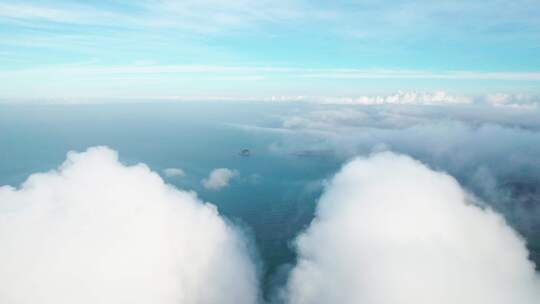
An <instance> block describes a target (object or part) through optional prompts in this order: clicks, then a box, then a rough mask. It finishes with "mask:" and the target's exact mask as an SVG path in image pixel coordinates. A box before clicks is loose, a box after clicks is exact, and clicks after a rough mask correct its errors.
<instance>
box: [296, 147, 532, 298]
mask: <svg viewBox="0 0 540 304" xmlns="http://www.w3.org/2000/svg"><path fill="white" fill-rule="evenodd" d="M296 246H297V250H298V254H299V258H298V263H297V265H296V266H295V268H294V269H293V271H292V273H291V276H290V278H289V282H288V285H287V288H286V290H287V296H288V299H289V302H290V303H294V304H299V303H310V304H313V303H362V304H374V303H377V304H392V303H404V304H413V303H414V304H423V303H426V304H427V303H441V304H445V303H449V304H450V303H463V304H469V303H471V304H472V303H500V304H504V303H521V304H528V303H530V304H533V303H538V302H539V301H540V282H539V279H538V277H537V276H536V274H535V272H534V267H533V264H532V263H531V262H530V261H529V260H528V258H527V257H528V252H527V250H526V248H525V245H524V242H523V241H522V239H521V238H520V237H519V236H518V235H517V234H516V233H515V232H514V231H513V230H512V229H511V228H510V227H509V226H508V225H507V224H506V223H505V221H504V220H503V219H502V218H501V217H500V216H499V215H497V214H495V213H494V212H492V211H491V210H490V209H489V208H480V207H478V206H477V205H476V204H475V202H474V201H473V198H471V197H470V196H469V195H468V194H467V193H466V192H464V191H463V190H462V189H461V188H460V186H459V184H458V183H457V182H456V181H455V180H454V179H453V178H452V177H450V176H448V175H446V174H444V173H440V172H436V171H432V170H430V169H429V168H427V167H425V166H424V165H422V164H421V163H419V162H417V161H414V160H412V159H411V158H409V157H406V156H401V155H396V154H392V153H388V152H386V153H382V154H377V155H375V156H372V157H370V158H367V159H366V158H360V159H356V160H354V161H352V162H350V163H349V164H347V165H346V166H345V167H344V168H343V169H342V170H341V171H340V172H339V173H338V174H337V175H336V176H335V177H334V178H333V179H332V181H331V182H330V183H329V184H328V186H327V188H326V191H325V193H324V194H323V196H322V197H321V199H320V202H319V205H318V210H317V215H316V218H315V220H314V221H313V222H312V224H311V226H310V227H309V228H308V229H307V230H306V231H305V232H304V233H303V234H302V235H300V237H299V238H298V239H297V242H296Z"/></svg>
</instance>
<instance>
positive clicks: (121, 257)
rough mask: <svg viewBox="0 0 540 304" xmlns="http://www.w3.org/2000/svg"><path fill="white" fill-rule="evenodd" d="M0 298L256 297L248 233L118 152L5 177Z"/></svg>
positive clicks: (75, 156)
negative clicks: (14, 181)
mask: <svg viewBox="0 0 540 304" xmlns="http://www.w3.org/2000/svg"><path fill="white" fill-rule="evenodd" d="M0 244H1V245H0V246H1V248H2V249H1V250H0V302H1V303H17V304H31V303H32V304H33V303H42V304H68V303H69V304H72V303H82V304H86V303H87V304H95V303H102V304H109V303H110V304H121V303H126V304H127V303H130V304H137V303H141V304H143V303H144V304H147V303H159V304H173V303H174V304H177V303H184V304H189V303H206V304H209V303H220V304H221V303H231V304H232V303H234V304H236V303H250V304H251V303H255V302H256V301H257V299H258V290H257V288H258V283H257V276H256V271H255V267H254V263H253V262H252V259H251V258H250V254H249V253H248V250H247V244H246V240H245V239H244V237H243V236H242V234H241V233H240V232H239V231H237V230H236V229H235V228H234V227H233V226H231V225H229V224H228V223H227V222H226V221H225V220H223V219H222V218H221V217H220V215H219V214H218V212H217V210H216V208H215V207H214V206H213V205H211V204H207V203H206V204H205V203H203V202H201V201H199V200H198V199H197V197H196V195H195V194H194V193H191V192H185V191H181V190H178V189H176V188H174V187H172V186H169V185H167V184H165V183H164V182H163V180H162V179H161V178H160V177H159V175H158V174H156V173H154V172H152V171H151V170H150V169H149V168H148V167H147V166H145V165H143V164H139V165H135V166H125V165H123V164H121V163H120V162H119V161H118V156H117V154H116V152H114V151H112V150H110V149H108V148H105V147H98V148H91V149H89V150H88V151H86V152H84V153H75V152H70V153H69V154H68V156H67V160H66V161H65V162H64V164H62V166H60V167H59V168H58V170H54V171H50V172H47V173H39V174H33V175H31V176H30V177H29V178H28V179H27V180H26V181H25V182H24V183H23V184H22V185H21V186H20V187H19V188H17V189H15V188H13V187H10V186H3V187H0Z"/></svg>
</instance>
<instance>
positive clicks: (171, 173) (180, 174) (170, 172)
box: [163, 168, 186, 177]
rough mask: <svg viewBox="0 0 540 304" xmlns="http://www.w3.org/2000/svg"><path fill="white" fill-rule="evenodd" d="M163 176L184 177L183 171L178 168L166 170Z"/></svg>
mask: <svg viewBox="0 0 540 304" xmlns="http://www.w3.org/2000/svg"><path fill="white" fill-rule="evenodd" d="M163 174H165V176H167V177H183V176H186V173H185V172H184V170H182V169H180V168H166V169H164V170H163Z"/></svg>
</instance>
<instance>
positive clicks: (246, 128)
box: [0, 103, 540, 295]
mask: <svg viewBox="0 0 540 304" xmlns="http://www.w3.org/2000/svg"><path fill="white" fill-rule="evenodd" d="M412 109H413V110H414V108H412ZM309 110H313V109H310V106H309V105H305V104H294V103H286V104H265V103H254V104H250V103H226V104H220V103H176V104H173V103H160V104H156V103H153V104H152V103H145V104H108V105H107V104H103V105H97V104H95V105H0V185H12V186H17V185H19V184H20V183H21V182H23V181H24V180H25V179H26V178H27V177H28V175H30V174H32V173H35V172H44V171H48V170H51V169H55V168H57V167H58V166H59V165H60V164H61V163H62V162H63V161H64V160H65V156H66V153H67V152H68V151H70V150H76V151H84V150H86V149H87V148H88V147H92V146H97V145H106V146H109V147H110V148H112V149H115V150H117V151H118V152H119V156H120V160H121V161H122V162H123V163H125V164H135V163H145V164H147V165H148V166H149V167H150V168H151V169H152V170H154V171H156V172H158V173H160V174H162V172H163V169H166V168H181V169H182V170H184V171H185V173H186V176H185V177H167V176H164V175H163V174H162V177H163V179H164V180H165V181H166V182H167V183H169V184H172V185H175V186H176V187H178V188H180V189H183V190H193V191H195V192H197V194H198V195H199V197H200V198H201V199H202V200H204V201H208V202H211V203H213V204H215V205H216V206H217V207H218V209H219V211H220V213H221V214H222V215H224V216H226V217H227V219H229V220H230V221H233V222H235V223H236V224H238V225H240V226H241V227H243V228H244V229H245V231H246V233H247V234H248V235H249V236H250V237H251V238H252V239H253V241H254V242H253V243H254V247H255V249H256V252H257V254H258V255H259V256H260V259H259V260H260V261H261V263H262V265H261V273H262V276H263V280H262V282H263V283H262V284H263V290H264V292H265V294H266V295H269V294H273V293H272V292H271V289H272V288H273V287H274V286H279V285H280V284H282V283H283V279H284V278H285V277H286V276H285V275H284V274H285V272H286V270H287V269H288V265H292V264H293V263H294V259H295V256H294V250H293V249H292V247H291V246H292V241H293V240H294V238H295V236H297V235H298V234H299V233H300V232H301V231H302V230H303V229H304V228H306V227H307V225H308V224H309V223H310V221H311V220H312V218H313V214H314V210H315V206H316V202H317V199H318V197H319V196H320V194H321V191H322V189H323V184H324V181H325V180H327V179H328V178H330V177H331V176H332V175H333V174H334V173H335V172H336V171H337V170H339V168H340V166H341V165H342V164H343V163H344V162H345V161H347V159H348V157H351V156H354V155H361V154H364V155H365V154H366V153H369V151H370V150H372V149H373V148H374V147H375V146H377V144H376V143H377V142H383V143H385V144H386V143H388V144H389V145H390V146H391V147H392V149H393V150H395V151H397V152H401V153H406V154H409V155H411V156H413V157H415V158H417V159H420V160H422V161H423V162H425V163H427V164H428V165H430V166H432V167H433V168H436V169H440V170H443V171H447V172H449V173H450V174H452V175H453V176H454V177H456V178H457V179H458V181H460V183H461V184H462V185H463V186H464V187H465V188H466V189H467V190H469V191H472V192H473V193H475V194H477V195H478V196H480V197H481V198H483V199H485V200H486V201H488V202H491V203H493V206H494V208H495V209H496V210H497V211H499V212H501V213H502V214H503V215H505V216H506V218H507V219H508V220H509V222H510V224H512V225H513V226H514V227H515V228H516V229H517V230H518V231H519V232H520V233H522V234H523V235H524V237H525V238H526V240H527V245H528V247H529V250H530V253H531V259H532V260H533V261H535V262H536V265H537V266H538V265H539V261H540V232H539V231H540V229H538V228H540V220H538V218H537V216H536V215H537V214H540V213H537V212H538V210H540V208H539V207H538V206H540V205H539V202H540V201H539V199H540V183H539V179H538V178H539V176H540V175H539V174H538V172H540V171H538V168H539V167H538V166H540V163H537V162H535V160H536V158H534V157H529V155H530V154H531V153H533V154H534V152H535V151H538V149H539V147H540V144H539V143H540V141H539V140H540V137H539V135H540V133H538V130H536V129H519V128H515V127H508V128H503V129H495V130H496V131H497V132H499V133H500V134H503V135H504V134H509V135H508V136H509V138H510V137H511V138H516V137H517V138H518V139H519V137H520V136H525V137H523V138H522V139H520V140H516V141H515V142H513V143H512V142H510V141H493V140H491V139H489V138H488V137H486V136H491V135H490V134H491V133H489V132H487V131H489V130H491V129H487V131H482V129H479V128H477V127H476V126H474V125H475V124H477V122H476V121H473V124H472V125H473V127H471V128H469V129H467V128H465V127H463V125H461V124H458V125H454V124H453V122H452V123H451V124H449V125H448V126H449V127H448V129H446V127H445V128H443V130H444V132H446V133H445V134H460V135H459V136H457V135H456V136H455V138H457V139H458V141H457V144H456V143H454V144H452V140H455V138H452V137H448V138H441V137H440V134H439V133H438V132H432V130H437V129H436V128H441V125H440V124H439V123H438V121H439V120H437V122H436V123H435V124H433V125H426V124H425V123H423V124H420V125H419V126H420V127H412V128H405V127H396V128H395V129H391V128H387V127H386V126H384V125H381V126H379V127H373V126H370V127H360V128H356V129H354V131H350V130H349V131H348V132H349V133H353V134H349V133H347V134H343V135H345V136H349V137H350V136H351V135H354V136H355V138H356V139H360V141H358V142H357V145H356V146H355V149H357V150H354V151H352V153H350V154H349V156H343V155H340V153H337V150H339V149H340V148H344V149H343V150H346V149H345V148H347V149H349V148H350V147H341V146H340V143H342V142H340V141H337V142H331V143H330V142H325V140H329V139H328V138H330V139H331V138H332V136H333V135H330V136H327V135H328V134H326V135H325V136H318V135H320V134H313V133H309V132H308V133H306V132H304V131H298V132H297V131H296V130H295V129H294V127H293V128H289V129H287V128H281V127H282V125H283V119H282V118H283V117H284V116H288V117H294V116H295V115H297V114H298V113H300V114H302V113H306V112H308V111H309ZM368 110H369V109H368ZM330 111H333V109H330ZM341 113H347V112H346V111H345V112H341ZM373 117H374V118H373V121H370V124H372V125H374V126H376V125H377V124H381V121H383V120H382V118H380V117H379V116H377V115H374V116H373ZM392 117H393V116H392ZM324 118H325V116H324V115H323V116H321V118H320V119H324ZM314 122H315V123H316V122H317V121H316V120H315V121H314ZM383 122H384V121H383ZM422 126H427V127H425V128H422ZM443 126H446V125H443ZM433 128H435V129H433ZM501 128H502V127H501ZM456 130H457V131H460V132H464V131H463V130H465V131H467V130H469V131H467V132H464V134H465V135H463V134H462V133H456ZM479 130H480V131H479ZM450 131H451V132H450ZM452 132H454V133H452ZM482 132H484V133H482ZM499 133H494V134H499ZM312 135H313V136H312ZM460 136H461V137H460ZM466 136H469V137H466ZM497 136H498V135H497ZM462 137H463V138H469V139H468V142H472V143H476V142H477V141H484V142H485V143H486V144H489V145H488V146H486V145H472V144H468V142H467V141H464V142H462V141H463V139H462ZM492 137H493V136H492ZM355 138H353V137H350V139H352V140H354V139H355ZM497 138H498V137H497ZM343 143H347V142H343ZM441 147H444V148H446V147H450V148H448V151H450V152H449V153H447V154H442V153H441V151H444V150H443V149H442V148H441ZM244 148H247V149H250V151H251V155H250V156H249V157H242V156H240V155H239V152H240V151H241V150H242V149H244ZM454 148H455V149H456V150H455V151H454V150H452V149H454ZM331 149H334V150H336V151H330V150H331ZM445 155H449V156H451V157H449V158H448V157H446V156H445ZM470 155H474V156H475V157H470ZM509 159H511V160H513V162H508V160H509ZM518 160H519V161H518ZM223 167H224V168H230V169H235V170H238V171H239V172H240V176H239V178H235V179H233V181H232V183H231V184H230V186H229V187H226V188H224V189H222V190H220V191H209V190H207V189H205V188H204V187H203V186H202V185H201V180H202V179H203V178H205V177H207V176H208V174H209V172H210V171H212V170H213V169H215V168H223ZM476 167H482V168H488V169H492V170H494V172H497V171H496V169H500V170H499V172H502V173H501V174H500V177H498V178H499V179H500V182H499V184H498V185H499V188H498V189H497V190H498V191H499V192H496V193H491V192H487V193H482V188H479V187H478V185H477V184H474V183H473V182H474V178H472V179H471V177H474V176H475V175H474V174H472V173H474V172H475V171H474V170H473V169H475V168H476ZM471 180H472V182H471ZM479 185H484V182H483V181H482V183H480V184H479ZM500 187H503V188H500ZM492 194H494V195H495V196H493V195H492ZM500 194H504V195H503V196H501V195H500ZM516 206H520V208H517V207H516ZM523 210H525V211H526V213H523V212H524V211H523ZM529 210H530V212H529ZM525 215H526V216H525Z"/></svg>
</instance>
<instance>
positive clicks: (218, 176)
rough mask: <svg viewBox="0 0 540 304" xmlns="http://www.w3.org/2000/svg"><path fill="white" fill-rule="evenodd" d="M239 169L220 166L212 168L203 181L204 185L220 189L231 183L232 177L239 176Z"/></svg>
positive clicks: (208, 187)
mask: <svg viewBox="0 0 540 304" xmlns="http://www.w3.org/2000/svg"><path fill="white" fill-rule="evenodd" d="M239 175H240V173H239V172H238V171H237V170H231V169H227V168H218V169H214V170H212V172H210V175H209V176H208V177H207V178H205V179H203V180H202V181H201V183H202V185H203V186H204V187H205V188H206V189H208V190H220V189H222V188H225V187H227V186H228V185H229V183H230V181H231V179H232V178H234V177H237V176H239Z"/></svg>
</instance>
